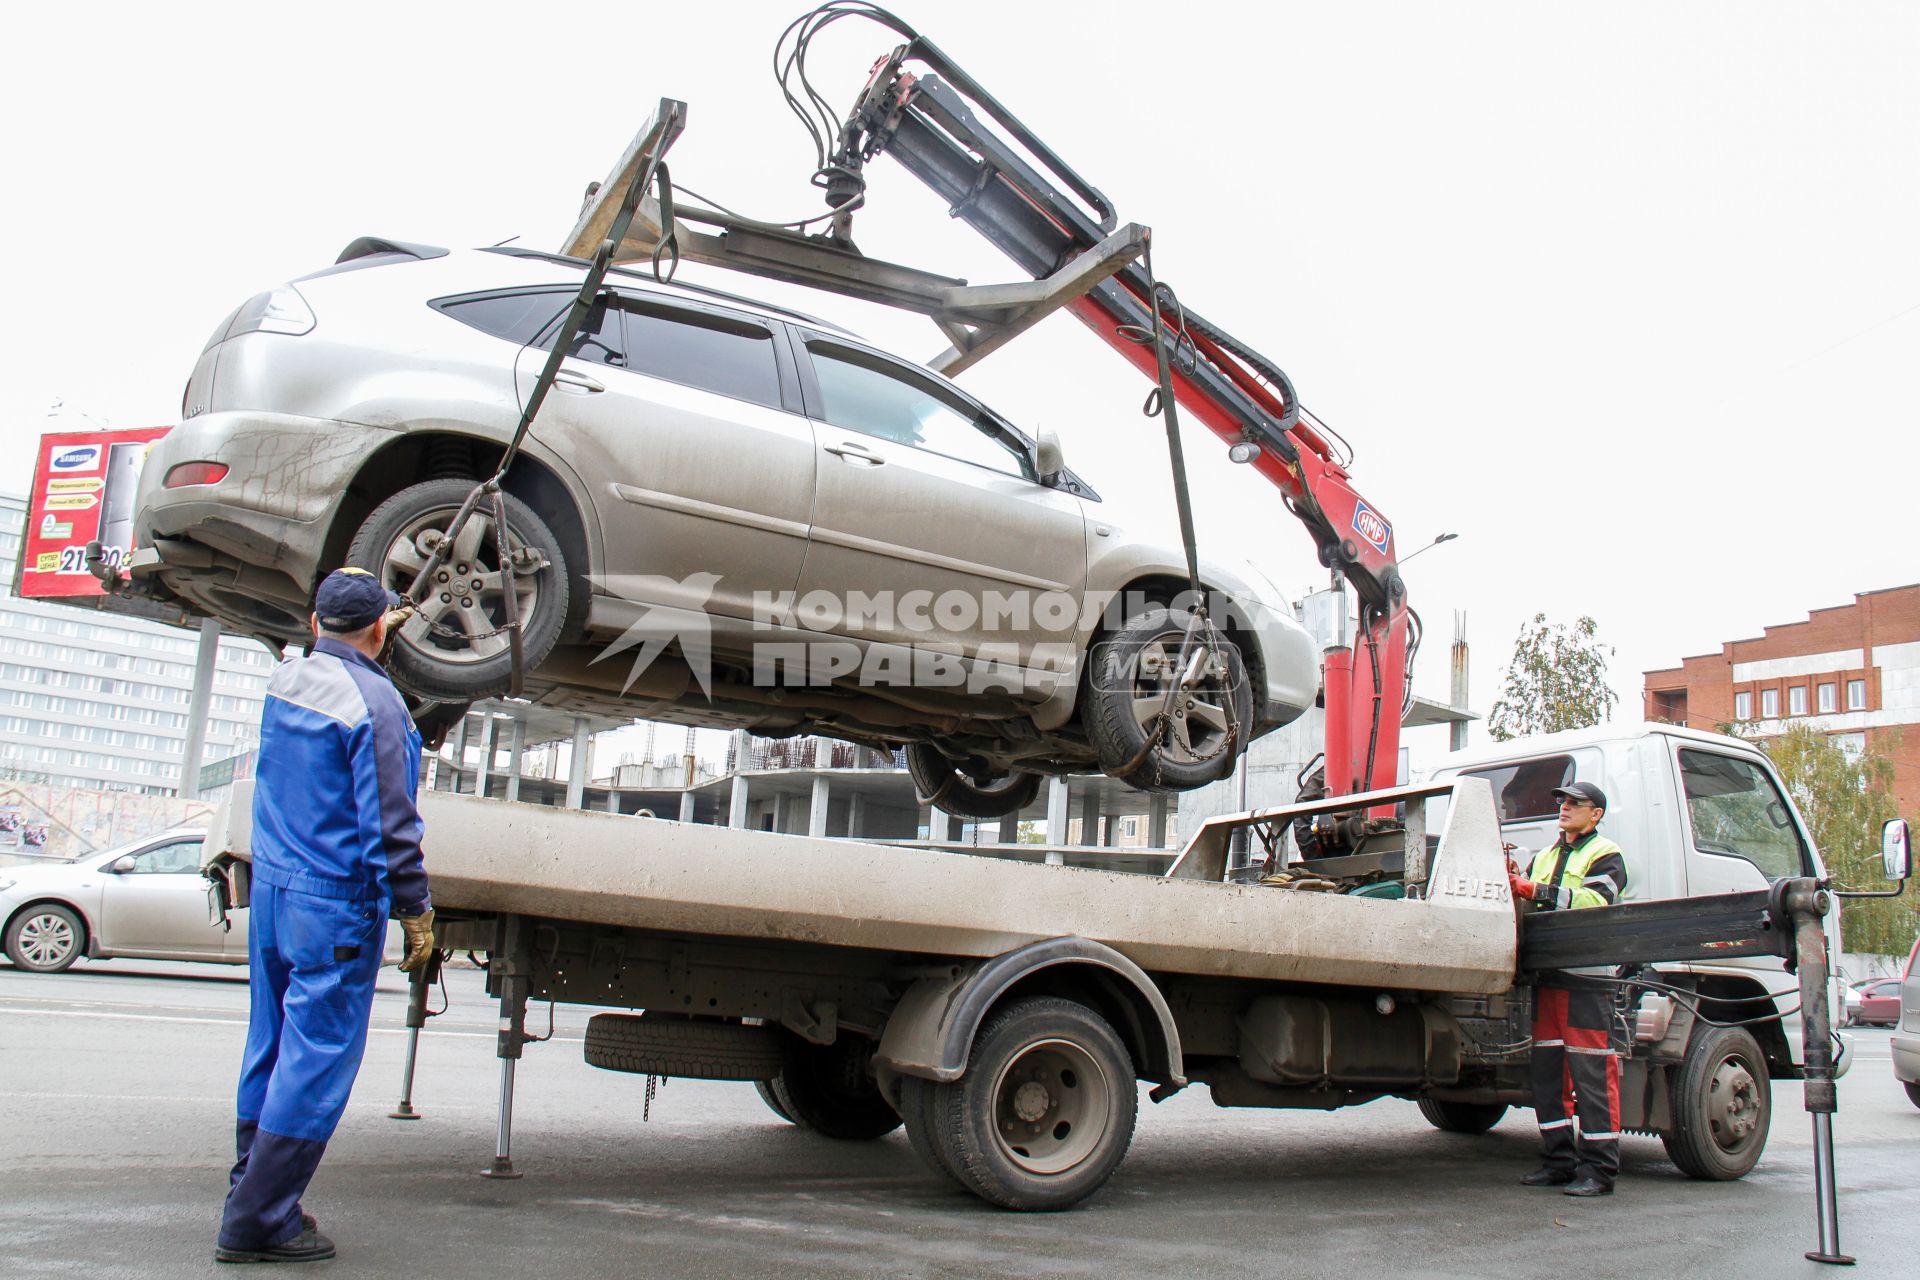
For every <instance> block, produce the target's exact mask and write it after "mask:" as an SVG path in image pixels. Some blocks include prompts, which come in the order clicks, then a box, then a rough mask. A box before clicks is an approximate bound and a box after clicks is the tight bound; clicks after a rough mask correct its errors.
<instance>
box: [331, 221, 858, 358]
mask: <svg viewBox="0 0 1920 1280" xmlns="http://www.w3.org/2000/svg"><path fill="white" fill-rule="evenodd" d="M355 243H358V242H357V241H356V242H355ZM481 252H482V253H504V254H506V255H507V256H508V257H511V258H534V259H537V260H539V261H541V262H555V263H560V264H561V265H564V266H569V267H579V268H580V269H582V270H585V269H586V268H587V267H589V266H591V265H592V264H591V263H589V262H588V261H587V260H586V259H585V258H575V257H571V256H569V255H568V254H564V253H549V252H547V251H546V250H544V249H533V248H529V247H528V246H526V245H489V246H488V247H486V248H484V249H482V250H481ZM607 274H608V275H610V276H615V275H617V276H625V277H626V278H628V279H630V280H639V281H642V282H644V283H646V284H651V285H658V286H662V287H664V288H668V289H684V290H686V291H687V292H689V293H698V294H704V295H705V296H707V297H709V298H722V299H725V300H726V301H728V302H733V303H738V304H739V305H741V306H744V307H754V308H756V309H758V310H760V311H771V312H773V313H775V314H777V315H782V316H785V317H786V318H787V319H789V320H795V321H798V322H800V323H801V324H809V325H812V326H813V327H814V328H816V329H830V330H832V331H833V332H834V333H839V334H844V335H846V336H847V337H849V338H852V339H853V340H854V341H855V342H859V341H862V339H861V337H860V335H859V334H857V333H854V332H852V331H851V330H848V329H845V328H842V327H841V326H840V325H837V324H835V323H833V321H831V320H822V319H820V318H819V317H818V316H810V315H808V314H807V313H806V312H804V311H795V310H794V309H793V308H792V307H783V306H779V305H777V304H775V303H771V302H762V301H761V300H760V299H758V298H749V297H746V296H745V295H743V294H738V293H729V292H727V291H726V290H725V289H715V288H713V287H712V286H711V285H704V284H689V283H686V282H685V281H680V280H660V279H657V278H655V277H654V276H653V275H651V274H649V273H647V272H644V271H635V270H633V269H632V268H631V267H608V268H607Z"/></svg>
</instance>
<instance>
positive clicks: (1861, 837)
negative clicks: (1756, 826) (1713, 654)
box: [1758, 724, 1920, 956]
mask: <svg viewBox="0 0 1920 1280" xmlns="http://www.w3.org/2000/svg"><path fill="white" fill-rule="evenodd" d="M1758 746H1759V747H1760V749H1761V750H1762V751H1765V752H1766V753H1767V756H1768V758H1769V759H1771V760H1772V761H1773V767H1774V768H1776V769H1778V770H1779V771H1780V777H1781V779H1782V780H1783V781H1784V782H1785V783H1786V784H1787V790H1788V792H1790V793H1791V794H1792V796H1793V803H1794V805H1795V807H1797V808H1798V809H1799V810H1800V816H1801V817H1802V818H1804V819H1805V820H1806V823H1807V830H1808V832H1809V833H1810V834H1811V835H1812V836H1813V842H1814V844H1815V845H1816V846H1818V847H1819V850H1820V856H1821V857H1822V858H1824V859H1825V860H1826V864H1827V873H1828V874H1829V875H1831V876H1832V877H1833V880H1834V884H1835V886H1836V887H1838V888H1843V889H1885V888H1887V887H1888V885H1887V882H1886V878H1885V875H1884V873H1883V871H1882V870H1881V865H1880V825H1881V824H1882V823H1883V822H1885V821H1886V820H1887V819H1888V818H1894V817H1898V816H1899V806H1898V804H1897V802H1896V801H1895V799H1894V795H1893V762H1892V761H1890V760H1888V759H1887V758H1886V757H1884V756H1881V755H1877V754H1875V753H1874V752H1871V751H1863V752H1861V753H1860V755H1859V756H1858V757H1855V756H1850V755H1848V754H1847V753H1846V752H1845V751H1843V750H1841V749H1840V747H1839V745H1838V744H1837V743H1835V742H1834V740H1833V739H1832V738H1830V737H1828V736H1827V735H1826V734H1825V733H1823V732H1821V731H1820V730H1818V729H1815V728H1813V727H1811V726H1809V725H1805V724H1796V725H1791V726H1789V727H1788V728H1787V729H1786V730H1785V731H1784V732H1782V733H1781V734H1779V735H1778V736H1776V737H1772V738H1765V739H1761V740H1760V741H1759V742H1758ZM1916 931H1920V906H1916V905H1915V901H1914V898H1913V895H1912V894H1911V893H1908V894H1903V895H1901V896H1900V897H1898V898H1843V899H1841V907H1840V934H1841V940H1842V942H1843V943H1844V945H1845V946H1846V948H1847V950H1849V951H1867V952H1873V953H1875V954H1878V955H1901V956H1904V955H1905V954H1906V953H1907V950H1908V948H1910V947H1912V946H1913V939H1914V934H1915V932H1916Z"/></svg>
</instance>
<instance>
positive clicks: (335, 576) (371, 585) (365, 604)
mask: <svg viewBox="0 0 1920 1280" xmlns="http://www.w3.org/2000/svg"><path fill="white" fill-rule="evenodd" d="M399 603H400V597H399V596H397V595H395V594H394V593H393V592H391V591H389V590H387V589H386V588H385V587H383V586H381V585H380V579H378V578H376V577H374V576H373V575H372V574H371V573H368V572H367V571H366V570H365V569H353V568H347V569H335V570H334V571H333V572H332V573H330V574H328V575H327V576H326V579H325V581H323V582H321V584H320V589H319V590H318V591H316V592H314V593H313V611H314V612H315V613H317V614H319V615H320V627H321V629H322V630H323V631H338V632H347V631H359V630H360V629H361V628H363V627H370V626H372V625H373V624H374V622H375V620H376V619H378V618H379V617H380V615H382V614H384V613H385V612H386V611H387V610H389V609H392V608H394V607H396V606H398V605H399Z"/></svg>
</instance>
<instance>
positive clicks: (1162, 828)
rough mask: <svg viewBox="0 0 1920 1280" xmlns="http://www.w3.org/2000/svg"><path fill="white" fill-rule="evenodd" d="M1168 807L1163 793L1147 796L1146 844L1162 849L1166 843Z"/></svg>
mask: <svg viewBox="0 0 1920 1280" xmlns="http://www.w3.org/2000/svg"><path fill="white" fill-rule="evenodd" d="M1168 807H1169V806H1168V804H1167V797H1166V796H1164V795H1152V796H1148V797H1147V844H1148V845H1150V846H1151V847H1153V848H1155V849H1164V848H1165V847H1166V844H1167V809H1168Z"/></svg>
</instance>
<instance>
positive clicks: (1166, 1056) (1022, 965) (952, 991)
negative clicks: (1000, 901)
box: [873, 938, 1187, 1088]
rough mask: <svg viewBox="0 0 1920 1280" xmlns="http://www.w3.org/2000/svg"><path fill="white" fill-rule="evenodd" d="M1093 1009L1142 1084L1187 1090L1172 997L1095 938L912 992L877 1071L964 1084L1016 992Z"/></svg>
mask: <svg viewBox="0 0 1920 1280" xmlns="http://www.w3.org/2000/svg"><path fill="white" fill-rule="evenodd" d="M1029 979H1032V980H1034V983H1033V984H1030V985H1037V986H1038V987H1039V988H1040V989H1041V990H1044V991H1045V992H1046V993H1048V994H1056V995H1067V996H1071V997H1073V998H1076V999H1080V1000H1081V1001H1082V1002H1083V1003H1087V1004H1090V1005H1092V1006H1093V1007H1094V1008H1095V1009H1096V1011H1097V1012H1100V1013H1102V1014H1103V1015H1105V1016H1106V1017H1107V1019H1108V1020H1109V1021H1110V1022H1112V1023H1113V1027H1114V1030H1115V1031H1117V1032H1118V1033H1119V1034H1120V1038H1121V1039H1122V1040H1124V1041H1125V1042H1126V1043H1127V1047H1128V1048H1129V1049H1130V1050H1132V1052H1133V1055H1134V1060H1135V1062H1136V1063H1137V1064H1138V1068H1139V1071H1140V1074H1141V1077H1142V1078H1143V1079H1147V1080H1153V1081H1156V1082H1158V1083H1160V1084H1163V1085H1170V1086H1173V1087H1175V1088H1178V1087H1180V1086H1182V1085H1184V1084H1186V1082H1187V1080H1186V1075H1185V1067H1184V1063H1183V1062H1182V1059H1181V1052H1180V1032H1179V1030H1178V1029H1177V1028H1176V1027H1175V1026H1174V1021H1173V1011H1172V1010H1171V1009H1169V1008H1168V1007H1167V1001H1166V997H1164V996H1163V995H1161V994H1160V988H1158V987H1157V986H1155V985H1154V983H1153V979H1151V978H1149V977H1148V976H1147V974H1146V971H1145V970H1143V969H1141V968H1140V966H1139V965H1137V964H1135V963H1134V962H1133V961H1131V960H1129V959H1127V958H1126V957H1125V956H1123V955H1121V954H1120V953H1119V952H1118V951H1115V950H1114V949H1113V948H1112V947H1109V946H1106V945H1105V944H1103V943H1099V942H1094V941H1093V940H1091V939H1089V938H1048V939H1045V940H1043V941H1040V942H1030V943H1028V944H1027V945H1025V946H1023V947H1017V948H1015V949H1014V950H1012V951H1008V952H1005V953H1004V954H1001V955H997V956H993V957H991V958H989V959H986V960H980V961H976V962H974V963H971V964H957V965H952V966H950V967H948V968H945V969H942V970H941V971H940V972H939V973H938V974H935V975H930V976H928V977H925V978H922V979H920V980H919V981H918V982H916V983H914V984H913V986H911V987H909V988H908V989H907V993H906V995H904V996H903V997H901V1000H900V1003H899V1004H898V1005H897V1006H895V1008H894V1010H893V1013H892V1014H891V1015H890V1016H889V1017H888V1019H887V1028H886V1031H885V1033H884V1034H883V1035H882V1036H881V1038H880V1047H879V1049H878V1050H876V1051H875V1053H874V1055H873V1062H874V1066H875V1067H876V1068H878V1069H880V1070H883V1071H889V1072H892V1073H894V1074H896V1075H904V1076H918V1077H919V1078H921V1079H923V1080H933V1081H936V1082H941V1083H944V1082H947V1081H951V1080H957V1079H959V1078H960V1076H961V1075H962V1074H964V1073H965V1071H966V1069H967V1056H968V1054H969V1053H970V1052H971V1050H972V1048H973V1040H974V1036H975V1034H976V1033H977V1032H978V1031H979V1030H980V1024H981V1023H982V1022H983V1021H985V1020H986V1017H987V1015H988V1013H990V1012H991V1011H992V1009H993V1007H994V1006H995V1005H996V1004H997V1003H999V1001H1000V999H1001V997H1002V996H1004V995H1006V994H1007V993H1008V992H1009V991H1011V990H1012V989H1013V988H1014V987H1015V986H1016V985H1019V984H1021V983H1026V982H1028V980H1029Z"/></svg>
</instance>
